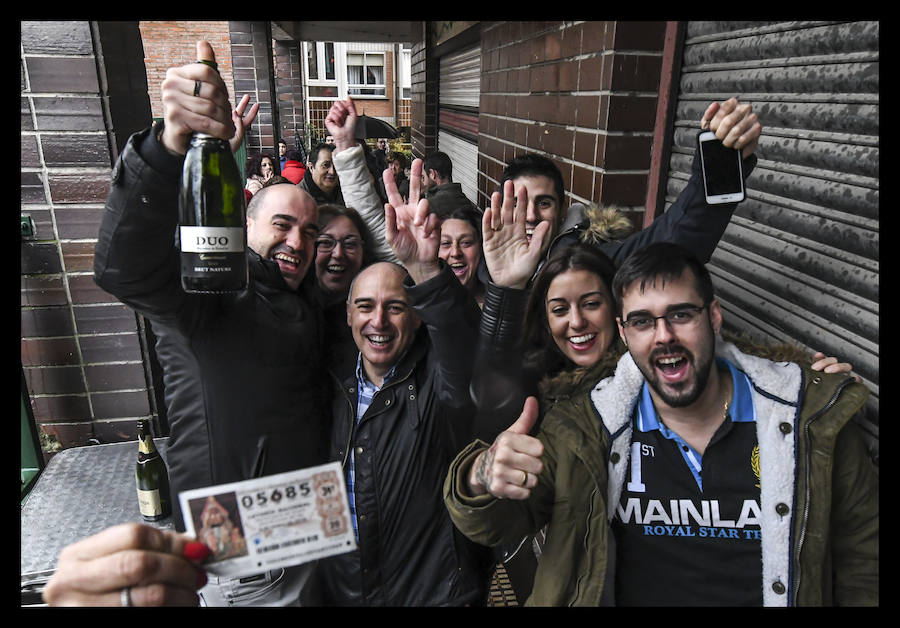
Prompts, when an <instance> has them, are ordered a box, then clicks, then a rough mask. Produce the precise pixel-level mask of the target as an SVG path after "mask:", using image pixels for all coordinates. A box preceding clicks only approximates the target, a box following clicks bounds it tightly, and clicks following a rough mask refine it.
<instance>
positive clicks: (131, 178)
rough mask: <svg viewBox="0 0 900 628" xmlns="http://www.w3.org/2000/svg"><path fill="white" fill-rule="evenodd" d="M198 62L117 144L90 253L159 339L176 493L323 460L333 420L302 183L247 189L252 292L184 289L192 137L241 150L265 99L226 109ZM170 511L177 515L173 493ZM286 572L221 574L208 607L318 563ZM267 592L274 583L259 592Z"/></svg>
mask: <svg viewBox="0 0 900 628" xmlns="http://www.w3.org/2000/svg"><path fill="white" fill-rule="evenodd" d="M197 59H198V60H199V61H201V62H202V63H190V64H188V65H185V66H181V67H177V68H171V69H169V70H168V72H167V74H166V78H165V80H164V81H163V83H162V101H163V105H164V119H163V120H162V121H161V122H159V123H157V124H155V125H154V126H153V127H152V128H151V129H149V130H145V131H143V132H141V133H137V134H135V135H134V136H132V137H131V138H130V139H129V142H128V144H127V145H126V147H125V148H124V150H123V151H122V154H121V155H120V157H119V160H118V163H117V164H116V166H115V168H114V170H113V175H112V185H111V188H110V193H109V196H108V198H107V202H106V208H105V211H104V215H103V220H102V223H101V227H100V235H99V238H98V243H97V247H96V252H95V259H94V276H95V281H96V283H97V284H98V285H99V286H100V287H101V288H103V289H104V290H106V291H107V292H109V293H110V294H112V295H114V296H115V297H116V298H118V299H119V300H120V301H121V302H122V303H124V304H126V305H127V306H129V307H131V308H132V309H134V310H135V311H137V312H140V313H141V314H143V315H144V316H145V317H146V318H147V319H148V320H149V321H150V323H151V325H152V329H153V332H154V333H155V334H156V336H157V339H158V340H157V354H158V356H159V360H160V364H161V365H162V368H163V372H164V383H165V392H166V409H167V412H168V418H169V424H170V440H169V445H168V462H169V475H170V483H171V487H172V495H173V496H177V495H178V493H179V492H181V491H184V490H188V489H192V488H199V487H204V486H211V485H215V484H222V483H227V482H235V481H240V480H247V479H251V478H254V477H260V476H264V475H270V474H274V473H281V472H284V471H290V470H294V469H298V468H304V467H309V466H314V465H317V464H322V463H324V462H325V461H326V447H327V439H328V430H329V428H330V419H329V404H330V395H329V394H328V393H329V382H328V381H327V380H326V376H325V369H324V368H322V365H323V364H324V361H325V357H324V355H325V353H324V350H325V340H324V338H323V333H322V329H323V327H322V315H321V312H320V310H319V308H318V307H317V306H316V302H315V300H314V297H313V290H314V289H315V277H314V276H313V275H312V274H311V273H308V272H307V271H308V269H309V267H310V264H311V262H312V260H313V259H314V256H315V238H316V236H317V235H318V210H317V207H316V203H315V201H314V200H313V198H312V197H311V196H310V195H309V194H308V193H307V192H305V191H303V190H301V189H300V188H298V187H297V186H293V185H276V186H271V187H267V188H264V189H262V190H261V191H260V192H258V193H257V194H256V195H255V196H254V197H253V199H252V200H251V202H250V204H249V206H248V207H247V220H246V223H247V245H248V250H247V251H246V254H247V263H248V267H249V282H248V285H247V288H246V289H245V290H243V291H240V292H232V293H224V294H195V293H188V292H186V291H185V290H184V289H183V287H182V282H181V263H180V251H179V249H178V248H177V247H176V246H173V242H174V238H173V235H174V234H175V233H176V230H177V229H178V225H179V214H178V198H179V182H180V180H181V176H182V169H183V164H184V162H185V153H186V152H187V151H188V148H189V145H190V142H191V138H192V136H194V135H195V134H197V133H201V134H206V135H209V136H213V137H214V138H218V139H219V140H225V141H228V142H230V144H231V147H232V149H234V148H235V147H237V146H239V145H240V143H241V141H242V140H243V136H244V132H245V129H246V128H247V127H249V125H250V124H251V123H252V121H253V119H254V118H255V116H256V113H257V110H258V105H253V106H252V107H250V108H249V109H248V107H247V105H248V102H249V97H248V96H245V97H244V98H243V99H242V100H241V101H240V102H239V103H238V104H237V106H236V107H234V108H233V109H232V107H231V104H230V101H229V99H228V92H227V88H226V86H225V84H224V83H223V81H222V79H221V77H220V76H219V74H218V72H217V71H216V70H215V69H214V68H215V64H214V62H215V55H214V53H213V50H212V48H211V46H210V45H209V43H207V42H205V41H203V42H198V44H197ZM205 62H210V63H205ZM173 510H174V511H175V512H174V519H175V521H176V522H177V523H176V525H178V526H181V513H180V507H179V504H178V502H177V500H175V499H173ZM280 571H281V570H278V572H279V573H274V572H266V573H264V574H260V576H259V577H258V578H257V579H256V580H254V581H253V582H251V583H249V584H248V583H243V584H241V585H240V586H236V585H235V583H227V582H223V583H221V584H222V586H221V587H217V586H215V585H216V584H217V583H215V582H213V583H212V584H211V585H210V586H208V587H207V588H206V589H204V590H203V592H201V596H202V597H203V601H204V603H205V604H207V605H241V604H245V603H249V602H250V601H251V600H252V602H253V603H254V604H257V605H267V604H268V605H281V604H291V603H296V601H297V599H298V592H299V590H300V588H301V587H302V585H303V584H304V582H305V581H306V579H307V577H308V574H309V571H310V569H309V568H308V567H304V566H301V567H299V568H293V569H288V570H286V573H284V574H282V573H280ZM244 580H246V579H244ZM129 584H132V585H135V584H138V583H129ZM232 585H235V586H232ZM263 589H265V590H267V591H269V593H268V594H267V595H266V596H264V597H260V595H261V594H260V591H261V590H263ZM146 593H147V592H146V591H144V590H143V587H141V586H140V585H138V586H132V587H131V589H130V597H129V599H130V600H132V601H135V603H138V602H137V601H138V600H141V599H142V598H143V596H144V595H145V594H146ZM123 599H124V598H123Z"/></svg>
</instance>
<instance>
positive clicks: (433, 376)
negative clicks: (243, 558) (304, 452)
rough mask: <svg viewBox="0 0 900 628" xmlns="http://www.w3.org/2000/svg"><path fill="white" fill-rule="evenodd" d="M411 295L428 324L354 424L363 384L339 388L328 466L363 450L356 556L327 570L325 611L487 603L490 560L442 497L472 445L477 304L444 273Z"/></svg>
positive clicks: (350, 378)
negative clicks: (452, 468)
mask: <svg viewBox="0 0 900 628" xmlns="http://www.w3.org/2000/svg"><path fill="white" fill-rule="evenodd" d="M406 289H407V294H408V295H409V298H410V302H411V304H412V305H413V307H414V309H415V311H416V312H417V313H418V315H419V316H420V318H421V319H422V322H423V324H422V326H421V327H420V329H419V332H418V335H417V337H416V339H415V341H414V343H413V345H412V346H411V347H410V348H409V349H408V351H407V352H406V354H405V355H404V357H402V358H401V360H400V362H399V363H398V364H397V366H396V367H395V371H394V375H393V377H392V378H391V379H390V381H389V382H388V383H387V384H385V386H384V387H383V388H382V389H381V390H379V391H378V392H377V393H376V394H375V397H374V398H373V400H372V403H371V405H370V406H369V409H368V410H367V411H366V413H365V414H364V415H363V417H362V418H361V420H360V421H359V424H358V425H356V420H355V419H356V404H357V395H358V390H357V383H356V376H355V374H354V373H353V372H350V373H345V375H344V376H343V377H341V379H340V389H339V391H338V392H337V394H336V400H335V402H334V412H333V414H334V417H335V421H334V428H333V430H332V438H331V447H330V458H331V459H332V460H340V461H342V463H343V464H344V467H345V469H346V468H347V465H348V464H349V461H348V460H349V455H350V451H351V449H352V450H353V451H354V461H355V462H354V465H355V466H354V468H355V480H356V483H355V496H356V508H357V518H358V523H359V549H358V550H357V551H355V552H352V553H349V554H343V555H340V556H335V557H332V558H329V559H327V560H324V561H322V562H321V563H320V564H319V570H320V573H321V574H322V576H323V582H324V590H325V596H324V602H325V604H326V605H342V606H464V605H476V604H480V603H482V602H483V601H484V599H485V597H486V593H487V579H488V574H487V571H486V567H487V563H486V561H487V560H488V558H489V554H488V551H487V550H486V549H485V548H481V547H479V546H476V545H475V544H473V543H471V542H470V541H468V540H467V539H465V538H464V537H462V535H461V534H459V532H458V531H456V529H455V528H454V527H453V524H452V523H451V522H450V518H449V517H448V515H447V511H446V510H445V508H444V504H443V500H442V497H441V486H442V485H443V481H444V476H445V474H446V471H447V468H448V466H449V464H450V461H451V460H452V459H453V457H454V456H455V455H456V453H457V452H459V451H460V449H462V447H463V446H464V445H465V444H466V443H467V442H468V441H469V440H470V438H471V431H470V430H471V421H472V417H473V411H472V406H471V403H470V401H469V395H468V385H469V380H470V377H471V364H472V362H471V355H472V350H473V348H474V344H475V334H476V329H477V320H478V316H479V310H478V305H477V304H476V303H475V301H474V300H473V299H472V298H471V296H470V295H469V294H468V292H467V291H466V290H465V289H464V288H463V287H462V285H461V284H460V283H459V281H458V280H457V279H456V277H455V276H454V275H453V274H452V272H450V270H449V268H448V267H447V266H442V271H441V274H439V275H438V276H437V277H435V278H433V279H431V280H429V281H427V282H424V283H422V284H419V285H413V284H412V283H411V282H410V281H409V280H407V285H406Z"/></svg>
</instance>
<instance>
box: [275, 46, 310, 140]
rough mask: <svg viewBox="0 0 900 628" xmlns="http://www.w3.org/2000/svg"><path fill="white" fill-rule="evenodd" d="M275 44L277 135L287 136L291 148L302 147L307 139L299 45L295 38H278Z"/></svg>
mask: <svg viewBox="0 0 900 628" xmlns="http://www.w3.org/2000/svg"><path fill="white" fill-rule="evenodd" d="M272 47H273V54H274V57H275V98H276V102H277V107H278V124H279V130H278V134H277V135H278V137H280V138H284V140H285V141H286V142H287V145H288V148H299V147H300V146H303V145H305V143H306V137H305V126H304V120H305V117H306V116H305V110H304V107H303V66H302V59H301V58H300V46H299V45H298V43H297V42H295V41H275V42H273V43H272ZM276 141H277V138H276ZM273 154H274V155H277V154H278V151H277V150H273Z"/></svg>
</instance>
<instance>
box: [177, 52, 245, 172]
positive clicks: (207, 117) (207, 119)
mask: <svg viewBox="0 0 900 628" xmlns="http://www.w3.org/2000/svg"><path fill="white" fill-rule="evenodd" d="M197 59H198V61H215V60H216V55H215V53H214V52H213V49H212V46H210V45H209V42H207V41H198V42H197ZM162 102H163V117H164V120H165V127H164V129H163V133H162V137H161V140H162V143H163V146H165V147H166V149H168V150H169V151H171V152H173V153H176V154H179V155H183V154H185V153H186V152H187V149H188V145H189V144H190V140H191V135H192V134H193V133H195V132H201V133H208V134H210V135H213V136H215V137H218V138H220V139H223V140H228V141H229V142H231V148H232V150H235V142H234V141H235V140H236V142H237V145H238V146H240V142H241V141H242V140H243V138H244V131H245V129H246V128H247V127H248V126H249V125H250V124H251V123H252V122H253V119H254V118H255V117H256V113H257V111H258V110H259V105H258V104H255V105H253V107H251V108H250V111H249V112H248V114H247V116H244V109H245V108H246V106H247V102H249V96H245V97H244V99H242V101H241V104H240V105H239V107H240V109H238V108H235V109H232V108H231V103H230V101H229V100H228V89H227V88H226V87H225V83H224V82H223V81H222V77H221V76H219V73H218V72H216V71H215V70H214V69H213V68H211V67H209V66H208V65H206V64H205V63H189V64H187V65H183V66H181V67H178V68H169V70H168V71H166V78H165V80H164V81H163V82H162ZM242 118H243V120H242Z"/></svg>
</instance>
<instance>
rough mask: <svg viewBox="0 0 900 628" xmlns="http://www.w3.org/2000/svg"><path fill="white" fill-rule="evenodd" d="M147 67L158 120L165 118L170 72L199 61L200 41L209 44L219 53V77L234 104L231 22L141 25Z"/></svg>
mask: <svg viewBox="0 0 900 628" xmlns="http://www.w3.org/2000/svg"><path fill="white" fill-rule="evenodd" d="M140 29H141V39H142V40H143V43H144V62H145V65H146V68H147V89H148V91H149V93H150V104H151V107H152V110H153V117H154V118H161V117H162V100H161V98H160V89H159V87H160V85H161V84H162V82H163V80H164V79H165V78H166V70H168V69H169V68H172V67H177V66H180V65H185V64H187V63H191V62H194V61H196V60H197V52H196V50H197V47H196V44H197V41H198V40H201V39H205V40H207V41H209V43H210V45H211V46H212V49H213V52H215V54H216V63H217V64H218V66H219V74H221V75H222V80H224V81H225V85H226V86H227V87H228V96H229V98H231V100H232V104H234V71H233V69H232V60H231V38H230V34H229V30H228V22H222V21H218V22H217V21H191V22H179V21H155V22H140Z"/></svg>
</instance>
